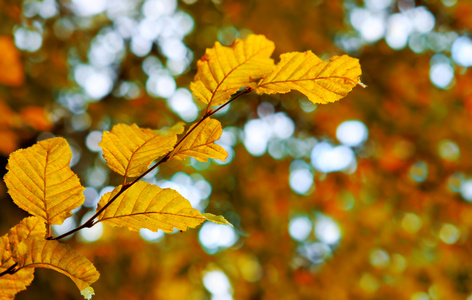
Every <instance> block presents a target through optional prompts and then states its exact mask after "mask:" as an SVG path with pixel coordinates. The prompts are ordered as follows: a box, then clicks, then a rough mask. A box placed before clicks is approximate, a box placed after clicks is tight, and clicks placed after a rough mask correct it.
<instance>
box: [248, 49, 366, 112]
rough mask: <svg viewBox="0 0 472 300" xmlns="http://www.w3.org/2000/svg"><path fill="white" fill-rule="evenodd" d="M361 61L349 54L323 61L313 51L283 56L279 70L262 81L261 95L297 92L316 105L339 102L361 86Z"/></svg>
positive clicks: (257, 90)
mask: <svg viewBox="0 0 472 300" xmlns="http://www.w3.org/2000/svg"><path fill="white" fill-rule="evenodd" d="M359 76H361V67H360V65H359V60H358V59H356V58H352V57H349V56H347V55H343V56H334V57H332V58H331V60H330V61H329V62H326V61H323V60H321V59H320V58H318V56H316V55H315V54H313V53H312V52H311V51H307V52H303V53H300V52H290V53H285V54H282V55H281V56H280V62H279V63H278V64H277V66H276V67H275V70H274V71H273V72H272V73H271V74H270V75H267V76H266V77H264V78H263V79H261V81H260V82H259V83H258V86H257V88H256V92H257V93H258V94H275V93H279V94H285V93H288V92H289V91H291V90H297V91H299V92H301V93H303V94H304V95H305V96H307V97H308V99H309V100H310V101H312V102H313V103H323V104H324V103H329V102H335V101H337V100H339V99H341V98H343V97H345V96H346V95H347V94H348V93H349V92H350V91H351V90H352V88H353V87H354V86H356V85H357V84H361V83H360V82H359Z"/></svg>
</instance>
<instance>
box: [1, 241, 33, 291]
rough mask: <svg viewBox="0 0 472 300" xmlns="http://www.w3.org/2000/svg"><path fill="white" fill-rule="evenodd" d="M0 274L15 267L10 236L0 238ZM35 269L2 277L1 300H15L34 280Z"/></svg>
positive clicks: (26, 269) (27, 269) (22, 270)
mask: <svg viewBox="0 0 472 300" xmlns="http://www.w3.org/2000/svg"><path fill="white" fill-rule="evenodd" d="M0 259H1V263H0V273H2V272H5V271H7V270H8V269H9V268H10V267H12V266H14V265H15V261H14V260H13V258H12V253H11V248H10V243H9V239H8V235H4V236H2V237H1V238H0ZM33 273H34V268H25V269H21V270H19V271H17V272H16V273H14V274H5V275H3V276H0V299H14V298H15V295H16V294H17V293H18V292H20V291H23V290H25V289H26V287H27V286H28V285H30V284H31V282H32V281H33V279H34V274H33Z"/></svg>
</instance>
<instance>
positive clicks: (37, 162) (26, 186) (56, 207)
mask: <svg viewBox="0 0 472 300" xmlns="http://www.w3.org/2000/svg"><path fill="white" fill-rule="evenodd" d="M71 158H72V152H71V150H70V148H69V146H68V143H67V141H66V140H65V139H63V138H60V137H57V138H52V139H47V140H44V141H41V142H38V143H37V144H35V145H33V146H31V147H29V148H26V149H20V150H17V151H15V152H13V153H12V154H11V155H10V158H9V159H8V165H7V170H8V172H7V174H6V175H5V177H4V180H5V183H6V185H7V187H8V193H9V194H10V196H11V197H12V199H13V201H14V202H15V203H16V205H18V206H19V207H20V208H22V209H24V210H26V211H28V212H30V213H31V214H33V215H35V216H38V217H40V218H41V219H43V220H44V221H45V222H46V223H47V224H62V222H63V221H64V220H65V219H66V218H68V217H69V216H71V215H72V214H71V212H70V211H71V210H73V209H74V208H77V207H79V206H80V205H82V203H83V202H84V194H83V193H82V192H83V190H84V189H85V188H84V187H82V186H81V185H80V181H79V178H78V177H77V175H75V174H74V172H72V170H71V169H70V167H69V163H70V160H71Z"/></svg>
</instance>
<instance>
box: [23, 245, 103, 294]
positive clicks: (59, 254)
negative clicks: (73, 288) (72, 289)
mask: <svg viewBox="0 0 472 300" xmlns="http://www.w3.org/2000/svg"><path fill="white" fill-rule="evenodd" d="M23 249H24V250H26V251H25V252H22V253H21V254H22V255H23V257H24V260H22V261H21V263H20V266H21V267H35V268H47V269H52V270H55V271H57V272H59V273H62V274H64V275H66V276H68V277H69V278H70V279H72V281H74V283H75V284H76V285H77V287H78V288H79V290H80V291H82V290H84V289H87V288H88V289H90V287H89V286H90V284H92V283H94V282H95V281H97V280H98V278H99V276H100V274H99V273H98V271H97V270H96V269H95V267H94V266H93V264H92V263H91V262H90V261H89V260H88V259H87V258H85V257H84V256H82V255H81V254H80V253H79V252H77V251H75V250H73V249H71V248H70V247H69V246H68V245H67V244H62V243H59V242H58V241H54V240H44V239H37V238H32V239H28V240H27V243H26V247H24V248H23Z"/></svg>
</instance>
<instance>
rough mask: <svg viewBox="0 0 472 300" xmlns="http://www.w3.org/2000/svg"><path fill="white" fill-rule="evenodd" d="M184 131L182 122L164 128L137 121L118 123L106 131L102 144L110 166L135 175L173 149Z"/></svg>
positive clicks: (120, 171) (129, 174) (126, 175)
mask: <svg viewBox="0 0 472 300" xmlns="http://www.w3.org/2000/svg"><path fill="white" fill-rule="evenodd" d="M179 131H180V132H179ZM182 131H183V125H182V124H177V125H176V126H174V127H171V128H170V129H168V130H163V131H154V130H151V129H146V128H139V127H138V126H137V125H136V124H133V125H131V126H128V125H125V124H118V125H115V126H113V128H112V130H111V131H110V132H104V133H103V137H102V141H101V142H100V143H99V145H100V147H102V149H103V157H104V158H105V160H106V162H107V165H108V166H109V167H110V169H112V170H113V171H115V172H117V173H118V174H120V175H123V176H125V177H136V176H139V175H141V174H142V173H143V172H145V171H146V170H147V169H148V166H149V164H150V163H151V162H152V161H153V160H155V159H156V158H158V157H159V156H161V155H163V154H165V153H167V152H169V151H171V150H172V149H173V147H174V144H175V142H176V141H177V137H176V135H177V134H178V133H181V132H182Z"/></svg>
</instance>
